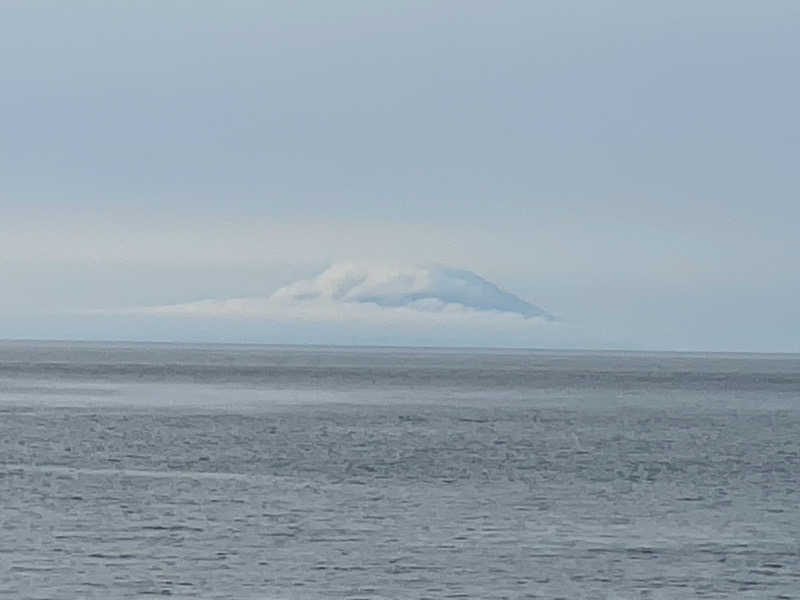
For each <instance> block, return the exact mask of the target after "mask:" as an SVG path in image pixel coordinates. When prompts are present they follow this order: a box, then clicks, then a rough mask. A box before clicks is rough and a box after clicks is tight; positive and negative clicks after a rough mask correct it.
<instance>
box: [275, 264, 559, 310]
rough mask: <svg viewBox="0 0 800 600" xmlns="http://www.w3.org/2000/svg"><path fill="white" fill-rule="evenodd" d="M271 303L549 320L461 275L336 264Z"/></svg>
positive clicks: (480, 280) (438, 268) (281, 292)
mask: <svg viewBox="0 0 800 600" xmlns="http://www.w3.org/2000/svg"><path fill="white" fill-rule="evenodd" d="M272 297H273V298H274V299H276V300H293V301H298V302H304V301H314V300H325V301H331V302H346V303H366V304H375V305H377V306H381V307H385V308H398V307H406V308H411V309H415V310H421V311H442V310H454V309H472V310H476V311H496V312H508V313H514V314H518V315H521V316H523V317H548V315H547V313H546V312H545V311H544V310H542V309H541V308H539V307H538V306H535V305H533V304H531V303H530V302H526V301H525V300H523V299H521V298H519V297H518V296H515V295H514V294H511V293H509V292H506V291H504V290H501V289H500V288H499V287H497V286H496V285H495V284H493V283H491V282H490V281H487V280H486V279H484V278H482V277H480V276H478V275H476V274H475V273H473V272H472V271H467V270H464V269H452V268H448V267H442V266H438V265H437V266H411V267H392V266H380V265H364V264H356V263H340V264H335V265H333V266H331V267H329V268H328V269H327V270H325V271H324V272H322V273H321V274H319V275H318V276H317V277H315V278H313V279H309V280H304V281H298V282H296V283H293V284H291V285H288V286H286V287H283V288H281V289H279V290H278V291H277V292H275V294H273V296H272Z"/></svg>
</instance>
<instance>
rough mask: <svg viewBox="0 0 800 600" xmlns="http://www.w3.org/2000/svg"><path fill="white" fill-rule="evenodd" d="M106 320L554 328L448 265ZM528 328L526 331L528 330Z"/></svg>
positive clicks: (328, 278) (349, 269) (339, 271)
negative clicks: (150, 318) (141, 317)
mask: <svg viewBox="0 0 800 600" xmlns="http://www.w3.org/2000/svg"><path fill="white" fill-rule="evenodd" d="M101 312H104V313H106V314H118V315H119V314H129V315H155V316H159V315H160V316H175V317H182V316H185V317H199V318H216V317H234V318H252V319H265V320H268V321H271V322H285V323H299V322H305V323H319V324H325V323H327V324H338V325H341V324H348V326H350V327H352V328H363V327H373V328H375V327H400V328H403V327H410V328H414V327H417V328H419V327H422V328H425V327H429V326H436V327H442V326H443V327H446V328H449V329H451V330H454V331H455V330H462V329H474V328H476V327H478V328H486V329H488V330H497V331H500V330H509V331H523V330H526V329H528V328H530V327H533V328H537V327H538V324H542V323H545V322H548V321H553V318H552V317H551V316H550V315H549V314H548V313H547V312H545V311H544V310H543V309H541V308H539V307H538V306H535V305H533V304H531V303H530V302H526V301H525V300H523V299H521V298H519V297H518V296H515V295H514V294H511V293H509V292H506V291H504V290H502V289H500V288H499V287H498V286H496V285H495V284H493V283H491V282H490V281H487V280H486V279H484V278H482V277H480V276H478V275H476V274H475V273H473V272H471V271H466V270H461V269H451V268H448V267H443V266H388V265H375V264H360V263H337V264H334V265H332V266H330V267H329V268H327V269H326V270H325V271H323V272H322V273H320V274H319V275H317V276H316V277H313V278H311V279H306V280H301V281H297V282H294V283H292V284H290V285H287V286H284V287H282V288H280V289H278V290H277V291H275V292H274V293H273V294H271V295H269V296H264V297H255V298H231V299H222V300H200V301H196V302H187V303H183V304H170V305H164V306H150V307H142V308H131V309H124V310H116V311H101ZM525 323H527V325H525V326H524V327H523V324H525Z"/></svg>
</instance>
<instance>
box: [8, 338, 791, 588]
mask: <svg viewBox="0 0 800 600" xmlns="http://www.w3.org/2000/svg"><path fill="white" fill-rule="evenodd" d="M151 595H171V596H173V597H179V598H200V599H205V598H230V599H265V600H271V599H284V598H287V599H288V598H301V599H304V598H309V599H321V598H364V599H368V598H386V599H401V598H414V599H422V598H476V599H484V598H549V599H555V598H564V599H583V598H602V599H607V598H625V599H633V598H636V599H638V598H650V599H661V598H676V599H677V598H680V599H686V598H758V599H766V598H800V356H797V355H769V356H768V355H720V354H705V355H704V354H637V353H608V352H605V353H580V352H537V351H499V350H498V351H466V350H457V351H456V350H424V349H420V350H416V349H370V348H360V349H341V348H295V347H257V346H172V345H143V344H130V345H124V344H66V343H12V342H5V343H0V598H13V599H18V598H25V599H28V598H30V599H34V598H41V599H45V598H47V599H61V598H63V599H70V600H73V599H77V598H103V599H116V598H143V597H147V596H151Z"/></svg>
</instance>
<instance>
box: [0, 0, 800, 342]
mask: <svg viewBox="0 0 800 600" xmlns="http://www.w3.org/2000/svg"><path fill="white" fill-rule="evenodd" d="M798 31H800V4H798V3H797V2H789V1H787V2H781V1H767V2H736V1H724V2H723V1H719V2H714V1H708V2H669V3H666V2H662V3H643V2H604V1H591V2H589V1H586V2H566V1H558V2H555V1H554V2H531V1H525V2H512V1H509V2H468V1H467V2H464V1H459V2H396V3H389V2H374V1H369V2H367V1H364V2H356V1H352V2H245V1H236V2H227V3H220V2H202V1H192V2H189V1H185V2H178V1H175V2H169V1H166V2H165V1H151V2H144V1H142V2H122V1H120V2H106V1H104V2H99V1H98V2H80V1H78V2H55V1H53V2H44V1H41V2H38V1H37V2H30V1H25V2H14V1H8V2H3V3H2V6H1V7H0V86H1V88H0V89H2V94H0V108H1V109H2V113H1V114H2V115H3V116H2V117H1V118H2V135H0V180H2V182H3V184H2V187H0V194H2V195H1V196H0V210H1V211H2V212H1V214H2V217H3V218H2V222H1V223H0V277H1V278H2V279H3V280H4V281H5V283H4V285H3V286H2V288H3V291H2V297H0V337H91V338H98V337H100V338H129V337H136V338H139V339H184V338H187V339H188V338H192V339H212V340H225V341H236V340H237V339H244V338H246V341H265V342H270V341H274V342H287V341H288V342H292V341H301V342H308V341H312V342H313V341H320V342H337V341H338V342H342V343H350V342H358V343H363V342H370V341H375V342H380V343H419V342H425V343H432V344H436V343H469V344H487V345H508V344H514V345H531V346H541V345H547V346H568V347H575V346H597V347H630V348H653V349H717V350H767V351H768V350H775V351H800V308H798V304H799V303H798V301H797V298H798V292H800V276H798V269H797V263H798V257H800V241H798V237H800V236H798V235H797V223H798V222H800V207H799V206H798V191H800V169H798V168H797V165H796V162H797V157H798V151H799V150H800V119H798V110H797V106H800V79H799V78H798V77H797V73H798V71H800V36H798V35H797V32H798ZM365 258H366V259H370V260H378V261H388V262H391V263H397V262H403V261H405V262H410V263H430V262H437V263H443V264H446V265H450V266H453V267H457V268H464V269H470V270H473V271H475V272H477V273H479V274H480V275H482V276H483V277H485V278H487V279H489V280H491V281H492V282H494V283H496V284H498V285H499V286H500V287H502V288H504V289H506V290H508V291H511V292H513V293H515V294H517V295H518V296H520V297H522V298H524V299H525V300H528V301H530V302H532V303H534V304H537V305H539V306H542V307H544V308H545V309H547V310H548V311H550V312H552V313H555V314H556V315H558V316H559V317H560V318H561V320H562V322H563V323H564V324H565V325H564V326H563V327H562V329H559V330H558V331H547V332H535V331H531V332H527V331H526V332H522V333H519V334H518V335H510V334H509V333H508V332H507V331H505V330H503V331H499V332H493V331H492V330H491V328H489V329H487V328H485V327H483V328H476V329H474V330H472V329H470V328H469V325H468V324H464V325H463V326H461V327H462V329H459V330H457V331H456V330H453V329H452V328H451V329H447V330H444V329H443V330H442V331H440V332H434V333H430V331H428V330H425V331H423V332H421V333H420V332H417V333H413V332H409V331H408V330H407V328H400V329H398V330H397V331H394V330H392V329H391V327H389V328H388V329H386V330H384V331H381V332H377V331H376V330H375V329H374V327H373V328H368V327H364V328H361V329H363V330H359V328H358V327H353V326H348V327H342V326H341V325H340V326H337V324H336V323H311V324H309V323H302V324H298V323H276V322H275V321H274V320H272V321H269V320H263V319H262V320H255V321H253V320H249V321H247V322H240V321H236V322H235V323H232V322H230V321H223V322H220V321H219V320H215V319H212V318H206V319H204V320H203V322H202V324H201V323H200V321H199V320H193V321H192V322H191V323H189V322H187V321H186V320H180V319H179V320H177V321H175V320H173V319H162V320H159V319H155V318H151V317H148V318H145V317H140V318H136V319H134V318H133V317H128V318H126V317H122V316H116V317H113V318H112V317H107V318H97V317H89V316H85V315H83V314H79V313H81V311H85V310H94V309H105V308H114V307H124V306H143V305H162V304H175V303H183V302H191V301H194V300H199V299H204V298H217V299H225V298H232V297H243V296H259V295H261V296H263V295H268V294H270V293H272V292H273V291H274V290H276V289H277V288H279V287H280V286H283V285H286V284H288V283H290V282H292V281H294V280H295V279H298V278H308V277H312V276H313V275H314V274H316V273H318V272H319V271H320V270H322V269H323V268H324V267H325V266H326V265H328V264H330V263H332V262H338V261H343V260H361V259H365ZM76 315H79V316H76ZM204 332H205V333H204ZM387 332H388V333H387Z"/></svg>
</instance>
